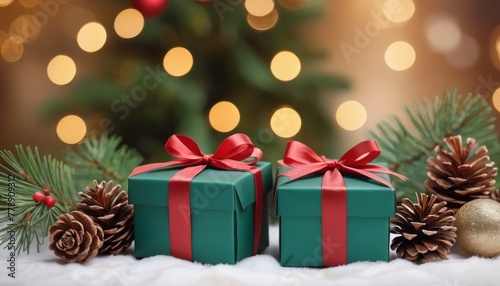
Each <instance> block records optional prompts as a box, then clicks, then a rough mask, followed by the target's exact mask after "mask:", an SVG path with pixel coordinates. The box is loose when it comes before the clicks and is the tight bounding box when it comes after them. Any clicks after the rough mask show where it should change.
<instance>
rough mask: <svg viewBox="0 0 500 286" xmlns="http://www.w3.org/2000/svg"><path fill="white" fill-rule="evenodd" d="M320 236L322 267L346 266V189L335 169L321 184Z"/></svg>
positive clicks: (326, 174)
mask: <svg viewBox="0 0 500 286" xmlns="http://www.w3.org/2000/svg"><path fill="white" fill-rule="evenodd" d="M321 236H322V237H321V238H322V239H321V240H322V254H323V266H326V267H329V266H337V265H344V264H347V188H346V185H345V181H344V179H343V178H342V175H341V174H340V172H339V171H338V170H337V169H335V170H328V171H327V172H326V173H325V175H324V176H323V179H322V182H321Z"/></svg>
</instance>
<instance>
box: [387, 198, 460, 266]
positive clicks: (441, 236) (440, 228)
mask: <svg viewBox="0 0 500 286" xmlns="http://www.w3.org/2000/svg"><path fill="white" fill-rule="evenodd" d="M436 201H437V197H436V196H435V195H431V197H430V198H429V196H428V195H427V194H424V193H422V194H420V197H418V195H417V203H416V204H414V203H413V202H412V201H410V200H409V199H408V198H404V199H403V202H402V203H401V205H399V206H398V211H397V213H396V216H395V217H394V219H393V220H392V223H393V226H392V227H391V233H395V234H399V236H396V237H395V238H394V239H393V240H392V242H391V249H392V250H396V254H397V255H398V257H402V258H404V259H407V260H409V261H412V262H415V263H425V262H430V261H435V260H440V259H446V257H447V255H448V254H449V253H450V251H451V247H452V246H453V244H455V237H456V231H457V228H456V227H455V226H453V221H454V220H455V217H454V216H453V215H454V212H453V211H452V210H450V209H447V208H446V202H439V203H436Z"/></svg>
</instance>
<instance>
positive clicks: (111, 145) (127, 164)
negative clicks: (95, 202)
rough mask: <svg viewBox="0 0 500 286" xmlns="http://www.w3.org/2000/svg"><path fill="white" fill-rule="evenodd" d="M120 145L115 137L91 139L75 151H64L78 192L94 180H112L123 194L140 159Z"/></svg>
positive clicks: (127, 148)
mask: <svg viewBox="0 0 500 286" xmlns="http://www.w3.org/2000/svg"><path fill="white" fill-rule="evenodd" d="M121 141H122V138H121V137H119V136H116V135H111V136H110V137H108V135H107V134H102V135H101V136H97V135H91V136H89V137H87V138H85V139H84V140H83V142H82V143H80V144H79V145H78V146H77V149H76V150H75V149H68V150H67V152H66V162H67V163H68V164H69V165H70V166H72V167H74V168H75V169H76V175H75V179H76V180H77V182H78V186H79V187H80V188H84V187H86V186H87V185H88V184H89V183H90V182H92V180H94V179H97V180H98V181H100V180H105V181H109V180H113V181H115V183H116V184H120V185H122V188H123V189H124V190H127V178H128V175H129V174H130V173H131V172H132V171H133V170H134V168H135V167H137V166H138V165H139V164H140V163H141V162H142V160H143V159H142V156H141V155H140V154H139V153H138V152H137V151H136V150H135V149H130V148H129V147H127V146H126V145H123V146H120V143H121Z"/></svg>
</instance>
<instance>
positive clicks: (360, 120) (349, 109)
mask: <svg viewBox="0 0 500 286" xmlns="http://www.w3.org/2000/svg"><path fill="white" fill-rule="evenodd" d="M366 118H367V114H366V109H365V107H364V106H363V105H362V104H361V103H359V102H357V101H354V100H350V101H346V102H344V103H342V104H341V105H340V106H339V107H338V108H337V112H336V114H335V119H336V120H337V123H338V125H339V126H340V127H341V128H342V129H345V130H348V131H354V130H357V129H359V128H361V127H362V126H363V125H364V124H365V122H366Z"/></svg>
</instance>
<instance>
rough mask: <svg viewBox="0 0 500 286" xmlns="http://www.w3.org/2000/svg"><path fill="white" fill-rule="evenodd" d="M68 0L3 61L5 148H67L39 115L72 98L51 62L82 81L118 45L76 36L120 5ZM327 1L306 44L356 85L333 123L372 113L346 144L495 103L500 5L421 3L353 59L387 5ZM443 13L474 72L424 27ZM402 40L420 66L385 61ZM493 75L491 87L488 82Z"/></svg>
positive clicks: (9, 14) (1, 133)
mask: <svg viewBox="0 0 500 286" xmlns="http://www.w3.org/2000/svg"><path fill="white" fill-rule="evenodd" d="M311 1H313V0H311ZM16 2H17V1H16ZM67 2H69V3H68V4H64V5H61V6H60V11H59V12H58V13H57V15H55V16H54V17H53V18H51V19H50V21H49V23H48V24H47V25H46V26H44V27H43V28H42V33H41V35H40V37H39V38H38V39H37V40H35V41H33V42H32V43H30V44H28V45H26V46H25V52H24V55H23V57H22V58H21V59H20V60H19V61H17V62H15V63H7V62H5V61H2V60H0V120H1V123H2V124H1V126H0V148H1V149H4V148H6V149H12V148H13V146H14V145H15V144H20V143H21V144H23V145H39V146H40V148H41V150H42V152H44V153H45V152H54V150H58V149H59V148H60V147H62V146H63V144H62V143H61V142H60V141H59V140H58V138H57V135H56V133H55V123H49V122H46V121H43V120H42V119H41V117H40V114H39V105H40V104H41V103H43V102H44V101H46V100H47V99H48V98H50V97H55V96H56V95H59V96H61V97H60V100H64V96H63V95H64V92H65V90H67V86H62V87H61V86H56V85H54V84H52V83H51V82H50V81H49V79H48V78H47V74H46V66H47V63H48V61H49V60H50V59H51V58H52V57H53V56H55V55H57V54H60V53H65V54H68V55H71V56H72V57H73V59H75V61H76V63H77V66H78V73H77V77H81V76H84V75H85V74H89V73H92V72H93V71H95V70H96V69H98V66H97V65H98V64H99V60H100V59H101V57H105V56H106V53H107V52H109V51H110V50H112V48H113V46H114V45H116V41H114V40H116V37H117V36H116V35H115V33H114V32H113V31H112V30H110V29H109V28H108V41H107V43H106V45H105V47H104V48H103V49H102V50H101V51H100V52H99V53H92V54H87V53H84V52H82V51H81V50H80V49H79V48H78V45H77V44H76V41H75V35H76V33H77V31H78V29H79V28H80V27H81V25H83V24H84V23H86V22H88V21H90V20H93V19H98V20H99V21H100V22H101V23H103V24H104V25H105V26H106V27H112V23H113V20H114V17H115V16H116V14H117V13H118V12H119V11H120V10H121V8H120V7H115V6H114V5H112V4H110V2H108V1H78V0H73V1H67ZM325 2H327V8H328V9H327V11H326V15H325V16H324V17H323V18H318V19H317V20H316V21H315V22H314V23H310V24H309V25H307V26H304V40H305V41H308V42H310V43H311V45H313V46H314V47H317V48H318V49H323V50H326V51H327V52H328V56H329V58H328V60H327V61H325V62H324V63H322V64H321V68H323V69H325V70H329V71H335V72H340V73H344V74H346V75H347V76H348V77H349V78H350V79H351V80H352V83H353V87H352V89H351V90H349V91H348V92H345V93H344V94H342V95H340V96H337V97H335V98H332V97H328V98H326V97H325V101H326V102H327V103H328V105H327V106H328V108H329V110H331V114H332V120H335V111H336V108H337V107H338V105H339V104H340V103H342V102H344V101H346V100H350V99H353V100H357V101H359V102H361V103H362V104H363V105H364V106H365V107H366V108H367V111H368V120H367V123H366V124H365V126H364V127H363V128H361V129H359V130H356V131H351V132H349V131H343V130H341V129H340V128H339V134H340V135H341V136H340V138H341V140H342V143H343V144H345V145H352V144H353V143H355V142H357V141H360V140H362V139H364V138H366V136H367V131H368V130H370V129H372V128H373V127H374V125H375V124H376V123H377V122H378V121H379V120H381V119H386V118H388V117H389V116H390V115H392V114H396V115H403V108H402V107H403V105H405V104H409V103H410V102H411V101H412V100H414V99H419V98H422V97H429V98H430V97H433V96H434V95H437V94H442V93H443V92H444V91H445V90H447V89H452V88H454V87H457V88H459V89H460V91H461V92H462V93H467V92H474V91H480V92H481V93H483V95H484V96H485V97H487V98H488V99H491V94H492V92H493V91H494V89H495V88H498V87H499V86H500V74H499V73H498V70H497V69H496V68H495V65H494V60H492V56H491V55H490V53H492V51H494V45H495V41H496V38H497V37H498V36H499V35H495V34H494V30H495V28H496V27H497V26H498V25H500V17H498V15H499V14H498V12H499V11H500V2H499V1H494V0H491V1H486V0H484V1H467V0H439V1H415V2H416V3H415V5H416V10H415V14H414V15H413V17H412V18H411V19H410V21H408V22H406V23H404V24H398V25H395V24H392V25H389V26H388V27H386V28H385V29H382V30H380V32H379V33H378V35H377V36H375V37H371V38H370V43H369V44H368V45H367V46H366V47H364V48H362V50H361V52H360V54H357V55H353V56H352V61H351V62H348V61H347V60H346V58H345V57H344V56H343V54H342V52H341V50H340V44H341V43H343V42H346V43H349V44H353V39H354V37H355V35H356V32H355V28H356V27H358V28H360V29H361V30H363V29H364V28H365V26H366V25H367V24H368V23H369V22H370V21H374V20H375V19H374V16H373V13H380V9H381V5H382V3H383V1H382V0H380V1H368V0H349V1H347V0H345V1H344V0H328V1H326V0H325ZM122 7H123V6H122ZM36 9H39V8H38V7H35V8H31V9H26V8H22V6H21V5H19V3H13V4H11V5H10V6H8V7H5V8H0V29H2V30H8V27H9V25H10V23H11V22H12V21H13V19H15V18H16V17H17V16H19V15H21V14H23V13H27V12H30V11H31V13H32V11H36ZM75 9H77V10H78V11H79V13H78V15H80V16H79V18H75V17H71V18H69V17H68V15H69V14H74V13H70V12H74V10H75ZM241 9H243V7H241ZM439 13H446V14H449V15H451V16H453V17H454V18H455V19H456V20H457V22H458V23H459V25H460V28H461V30H462V32H463V33H466V34H469V35H471V36H473V37H474V38H475V39H476V41H477V43H478V45H479V47H480V53H479V58H478V61H477V62H476V63H475V64H474V65H473V66H472V67H470V68H468V69H465V70H461V69H457V68H454V67H452V66H450V65H449V64H448V62H447V61H446V60H445V57H444V56H443V55H442V54H438V53H435V52H433V51H432V50H431V49H429V47H428V46H427V43H426V41H425V35H424V28H423V27H424V23H425V22H426V21H427V19H428V18H429V17H432V16H434V15H436V14H439ZM398 40H402V41H407V42H409V43H410V44H412V46H413V47H414V49H415V52H416V61H415V64H414V65H413V66H412V67H411V68H410V69H408V70H405V71H401V72H397V71H393V70H391V69H389V68H388V67H387V65H386V64H385V62H384V52H385V49H386V48H387V46H388V45H389V44H391V43H392V42H394V41H398ZM114 47H115V48H116V46H114ZM493 54H494V55H496V53H493ZM305 64H307V63H305ZM488 78H489V81H490V83H491V85H485V83H486V82H488ZM497 125H498V124H497Z"/></svg>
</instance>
